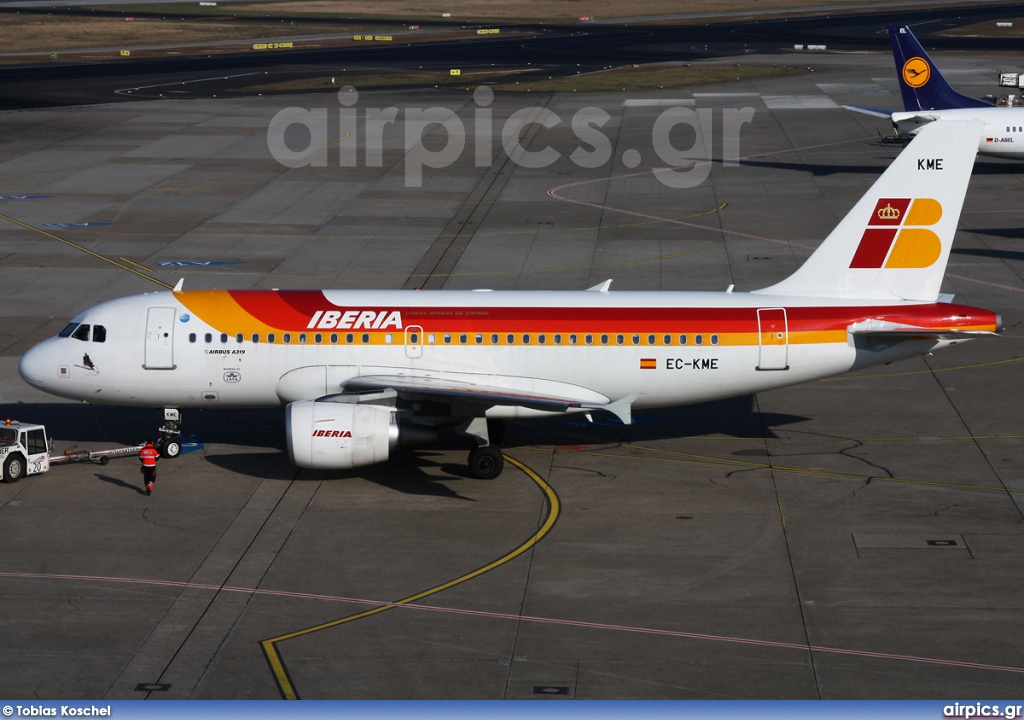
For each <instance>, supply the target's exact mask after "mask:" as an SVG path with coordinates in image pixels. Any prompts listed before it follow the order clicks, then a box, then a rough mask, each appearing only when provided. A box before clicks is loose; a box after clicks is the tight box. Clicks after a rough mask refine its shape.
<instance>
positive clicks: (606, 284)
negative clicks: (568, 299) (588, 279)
mask: <svg viewBox="0 0 1024 720" xmlns="http://www.w3.org/2000/svg"><path fill="white" fill-rule="evenodd" d="M611 286H612V281H611V279H610V278H609V279H608V280H605V281H604V282H603V283H601V284H600V285H595V286H594V287H590V288H587V292H603V293H606V292H608V288H610V287H611Z"/></svg>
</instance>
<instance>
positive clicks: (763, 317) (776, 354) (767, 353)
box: [757, 308, 789, 370]
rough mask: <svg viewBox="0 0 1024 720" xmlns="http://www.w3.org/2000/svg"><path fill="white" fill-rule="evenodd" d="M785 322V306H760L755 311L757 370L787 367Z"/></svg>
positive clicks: (787, 344)
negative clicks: (757, 353)
mask: <svg viewBox="0 0 1024 720" xmlns="http://www.w3.org/2000/svg"><path fill="white" fill-rule="evenodd" d="M786 322H787V320H786V309H785V308H761V309H759V310H758V311H757V334H758V343H759V345H760V353H759V355H758V363H757V369H758V370H788V369H789V328H788V327H787V324H786Z"/></svg>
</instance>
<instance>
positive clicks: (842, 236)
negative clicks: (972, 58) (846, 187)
mask: <svg viewBox="0 0 1024 720" xmlns="http://www.w3.org/2000/svg"><path fill="white" fill-rule="evenodd" d="M983 127H984V124H983V123H982V122H981V121H978V120H975V121H970V122H952V121H947V120H939V121H936V122H933V123H929V124H928V125H926V126H924V127H923V128H922V129H921V131H920V132H919V133H918V135H917V137H916V138H915V139H914V142H912V143H911V144H910V145H908V146H907V147H906V149H904V150H903V151H902V152H901V153H900V155H899V157H897V158H896V159H895V160H894V161H893V163H892V165H890V166H889V168H888V169H887V170H886V171H885V172H884V173H882V176H881V177H880V178H878V180H876V181H875V184H874V185H872V186H871V189H870V190H869V191H868V192H867V193H866V194H865V195H864V197H862V198H861V199H860V201H859V202H857V204H856V205H854V206H853V209H852V210H850V212H849V213H847V215H846V217H844V218H843V219H842V221H841V222H840V223H839V225H837V226H836V228H835V230H833V231H832V232H831V234H829V236H828V237H827V238H826V239H825V241H824V242H823V243H822V244H821V245H820V246H819V247H818V249H817V250H815V251H814V253H813V254H812V255H811V257H810V258H808V260H807V262H806V263H804V264H803V266H802V267H801V268H800V269H799V270H797V271H796V272H795V273H793V274H792V275H791V276H790V277H788V278H787V279H785V280H783V281H782V282H780V283H778V284H777V285H773V286H772V287H769V288H765V289H763V290H756V291H754V292H755V293H759V294H766V295H768V294H770V295H796V296H803V297H820V298H849V299H863V300H888V301H892V300H920V301H923V302H934V301H935V300H936V299H937V298H938V296H939V287H940V286H941V285H942V278H943V276H944V275H945V272H946V262H947V261H948V259H949V251H950V249H951V248H952V245H953V236H954V235H955V234H956V226H957V223H958V222H959V220H960V210H961V208H962V207H963V203H964V196H965V195H966V194H967V185H968V183H969V181H970V178H971V170H972V168H973V167H974V157H975V154H976V153H977V150H978V140H979V138H980V137H981V133H982V129H983Z"/></svg>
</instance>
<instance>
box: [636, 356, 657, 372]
mask: <svg viewBox="0 0 1024 720" xmlns="http://www.w3.org/2000/svg"><path fill="white" fill-rule="evenodd" d="M640 369H641V370H657V369H658V361H657V360H656V359H655V358H640Z"/></svg>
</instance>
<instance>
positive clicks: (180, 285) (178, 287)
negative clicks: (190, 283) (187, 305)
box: [174, 278, 185, 292]
mask: <svg viewBox="0 0 1024 720" xmlns="http://www.w3.org/2000/svg"><path fill="white" fill-rule="evenodd" d="M184 286H185V278H181V280H179V281H178V284H177V285H175V286H174V292H181V289H182V288H183V287H184Z"/></svg>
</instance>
